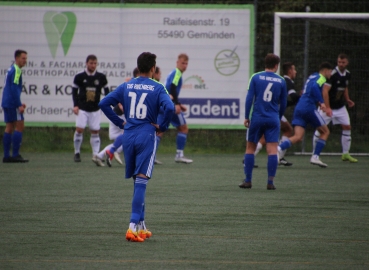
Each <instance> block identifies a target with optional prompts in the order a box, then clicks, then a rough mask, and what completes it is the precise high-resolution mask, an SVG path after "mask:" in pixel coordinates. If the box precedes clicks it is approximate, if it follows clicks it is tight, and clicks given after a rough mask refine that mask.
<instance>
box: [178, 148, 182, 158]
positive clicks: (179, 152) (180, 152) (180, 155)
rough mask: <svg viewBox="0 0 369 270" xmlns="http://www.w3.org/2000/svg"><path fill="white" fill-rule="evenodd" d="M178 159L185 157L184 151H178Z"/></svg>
mask: <svg viewBox="0 0 369 270" xmlns="http://www.w3.org/2000/svg"><path fill="white" fill-rule="evenodd" d="M177 157H183V150H178V149H177Z"/></svg>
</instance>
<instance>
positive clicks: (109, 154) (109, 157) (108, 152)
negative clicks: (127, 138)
mask: <svg viewBox="0 0 369 270" xmlns="http://www.w3.org/2000/svg"><path fill="white" fill-rule="evenodd" d="M122 144H123V134H120V135H119V136H118V137H117V138H116V139H115V141H114V143H113V145H112V146H111V147H110V148H109V149H108V150H106V151H105V153H106V156H107V159H106V163H107V164H108V166H109V167H111V166H112V163H111V162H112V160H113V159H114V157H115V152H116V150H117V149H118V148H119V147H121V146H122ZM118 157H119V156H118ZM119 159H120V158H119ZM119 163H120V164H122V161H120V162H119Z"/></svg>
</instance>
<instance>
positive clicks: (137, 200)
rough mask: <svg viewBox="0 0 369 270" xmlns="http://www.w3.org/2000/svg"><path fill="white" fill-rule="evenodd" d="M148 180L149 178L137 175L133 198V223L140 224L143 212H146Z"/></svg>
mask: <svg viewBox="0 0 369 270" xmlns="http://www.w3.org/2000/svg"><path fill="white" fill-rule="evenodd" d="M148 181H149V180H148V179H145V178H141V177H136V180H135V186H134V192H133V199H132V213H131V221H130V222H131V223H135V224H138V222H139V221H140V220H141V216H142V212H144V205H145V194H146V185H147V182H148ZM143 215H145V214H143Z"/></svg>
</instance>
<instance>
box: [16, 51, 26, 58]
mask: <svg viewBox="0 0 369 270" xmlns="http://www.w3.org/2000/svg"><path fill="white" fill-rule="evenodd" d="M22 53H25V54H27V52H26V51H24V50H16V51H15V52H14V58H17V57H19V56H20V55H21V54H22Z"/></svg>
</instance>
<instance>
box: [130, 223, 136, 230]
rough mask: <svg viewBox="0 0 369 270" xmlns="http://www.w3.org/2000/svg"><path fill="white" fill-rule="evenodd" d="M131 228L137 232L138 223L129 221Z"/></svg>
mask: <svg viewBox="0 0 369 270" xmlns="http://www.w3.org/2000/svg"><path fill="white" fill-rule="evenodd" d="M129 228H130V229H131V231H132V232H137V225H136V223H133V222H131V223H129Z"/></svg>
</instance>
